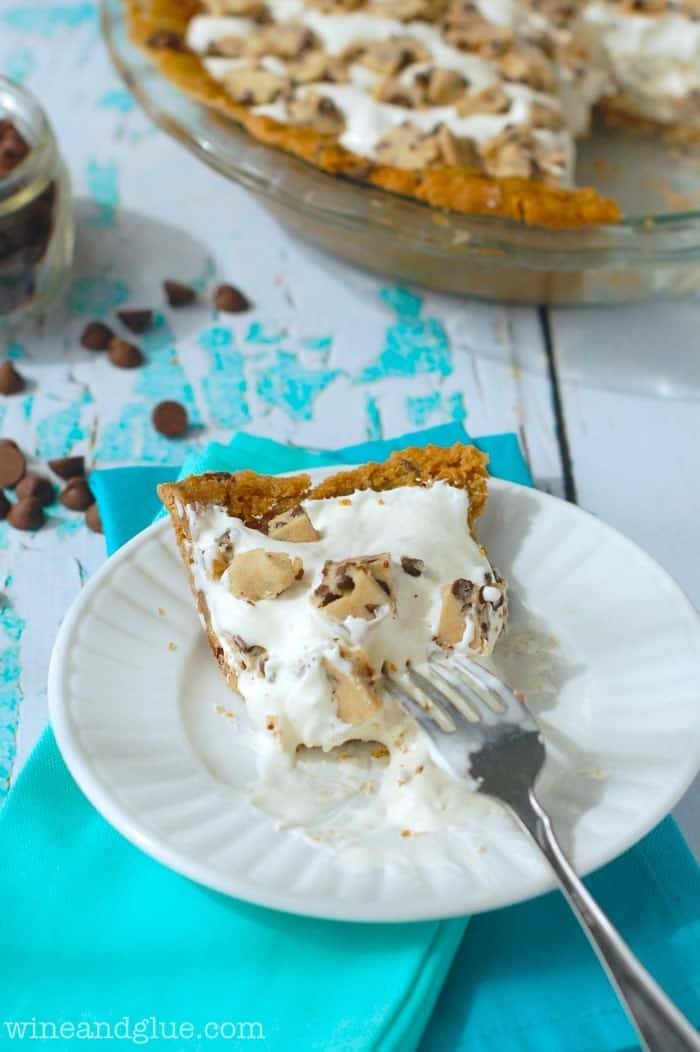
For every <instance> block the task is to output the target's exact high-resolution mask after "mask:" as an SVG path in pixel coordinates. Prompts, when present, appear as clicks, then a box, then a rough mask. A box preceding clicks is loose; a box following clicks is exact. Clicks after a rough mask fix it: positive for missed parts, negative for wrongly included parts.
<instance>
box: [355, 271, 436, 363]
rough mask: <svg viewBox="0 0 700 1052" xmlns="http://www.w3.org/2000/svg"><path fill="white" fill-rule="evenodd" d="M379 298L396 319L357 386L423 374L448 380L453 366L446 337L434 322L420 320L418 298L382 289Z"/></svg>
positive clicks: (396, 290)
mask: <svg viewBox="0 0 700 1052" xmlns="http://www.w3.org/2000/svg"><path fill="white" fill-rule="evenodd" d="M379 296H380V298H381V299H382V300H383V301H384V302H385V303H386V304H387V306H389V307H391V308H392V310H394V311H396V314H397V315H398V318H397V321H396V322H395V323H394V324H393V325H390V326H389V328H388V329H387V330H386V333H385V335H384V347H383V348H382V351H381V353H380V355H379V357H378V359H377V361H376V362H374V363H373V364H372V365H368V366H367V367H366V368H365V369H363V370H362V372H361V373H360V374H359V376H358V377H357V378H356V380H357V382H359V383H369V382H370V381H372V380H383V379H385V378H386V377H389V376H404V377H405V376H418V375H421V374H423V373H431V374H437V375H438V376H443V377H444V376H449V375H450V374H451V372H452V370H453V365H452V354H451V351H450V345H449V341H448V339H447V333H446V332H445V330H444V328H443V326H442V324H441V323H440V321H438V319H437V318H422V317H421V311H422V304H421V300H420V298H419V297H418V296H416V295H414V293H412V292H409V291H408V290H407V289H402V288H387V289H382V290H381V292H380V293H379Z"/></svg>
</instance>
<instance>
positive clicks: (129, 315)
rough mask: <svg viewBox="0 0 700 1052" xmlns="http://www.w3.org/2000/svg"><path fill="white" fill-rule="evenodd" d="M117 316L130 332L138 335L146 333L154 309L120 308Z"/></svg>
mask: <svg viewBox="0 0 700 1052" xmlns="http://www.w3.org/2000/svg"><path fill="white" fill-rule="evenodd" d="M117 317H118V318H119V321H120V322H121V323H122V325H126V327H127V329H128V330H129V332H135V333H136V334H137V335H140V334H141V333H144V332H145V331H146V329H147V328H148V326H149V325H150V324H151V321H152V319H153V311H152V310H120V311H117Z"/></svg>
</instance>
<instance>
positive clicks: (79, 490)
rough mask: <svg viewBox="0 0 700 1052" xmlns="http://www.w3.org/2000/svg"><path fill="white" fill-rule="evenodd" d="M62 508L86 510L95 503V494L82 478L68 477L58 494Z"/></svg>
mask: <svg viewBox="0 0 700 1052" xmlns="http://www.w3.org/2000/svg"><path fill="white" fill-rule="evenodd" d="M58 499H59V500H60V502H61V504H62V505H63V507H64V508H70V510H71V511H87V510H88V508H89V507H90V506H91V505H92V504H94V503H95V495H94V493H93V492H92V490H91V489H90V487H89V486H88V484H87V480H86V479H84V478H74V479H69V480H68V482H67V483H66V484H65V486H64V487H63V489H62V490H61V492H60V493H59V495H58Z"/></svg>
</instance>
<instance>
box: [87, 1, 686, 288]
mask: <svg viewBox="0 0 700 1052" xmlns="http://www.w3.org/2000/svg"><path fill="white" fill-rule="evenodd" d="M102 26H103V32H104V36H105V40H106V42H107V46H108V49H109V52H110V55H111V57H112V60H113V62H114V65H115V66H116V68H117V70H118V72H119V73H120V75H121V76H122V78H123V79H124V81H125V83H126V85H127V86H128V88H129V90H130V91H131V92H132V93H133V95H134V96H135V98H136V99H137V100H138V101H139V103H140V104H141V105H142V106H143V108H144V109H145V111H146V112H147V113H148V115H149V116H150V117H151V119H152V120H153V121H154V122H155V123H156V124H157V125H158V126H159V127H161V128H162V129H163V130H164V131H166V132H168V134H170V135H172V136H173V137H174V138H175V139H177V140H178V141H179V142H181V143H182V144H183V145H184V146H186V147H187V148H188V149H189V150H190V151H191V152H193V153H194V154H195V155H196V156H197V157H199V158H200V159H201V160H202V161H204V162H205V163H207V164H208V165H210V166H211V167H212V168H215V169H216V170H217V171H219V172H220V173H222V174H223V175H225V176H226V177H228V178H229V179H232V180H235V181H236V182H238V183H240V184H241V185H242V186H245V187H246V188H247V189H248V190H250V191H252V192H253V193H254V194H256V195H257V196H258V197H259V198H260V199H261V200H262V201H263V202H264V203H265V205H266V207H267V208H268V209H269V211H270V212H271V213H272V214H273V215H274V216H275V218H276V219H277V220H278V221H279V222H280V223H282V224H283V225H284V226H285V227H286V228H287V229H288V230H290V231H292V233H294V234H295V235H298V236H299V237H300V238H302V239H306V240H309V241H312V242H314V243H315V244H316V245H318V246H319V247H321V248H323V249H325V250H327V251H329V252H331V253H333V254H335V255H337V256H341V257H343V258H345V259H347V260H349V261H351V262H353V263H355V264H358V265H360V266H363V267H366V268H368V269H370V270H375V271H379V272H381V273H384V274H389V275H391V276H392V277H393V278H396V279H400V280H403V281H406V282H409V283H415V284H419V285H424V286H427V287H429V288H433V289H437V290H439V291H442V292H455V293H462V294H464V295H470V296H477V297H481V298H485V299H496V300H509V301H514V302H520V303H540V304H542V303H544V304H567V303H568V304H581V303H625V302H634V301H639V300H644V299H649V298H652V297H668V298H672V297H673V298H678V297H682V296H686V295H688V294H689V293H692V292H695V291H698V290H700V158H699V157H698V154H697V152H695V153H692V152H684V151H683V150H681V149H680V148H679V147H677V146H673V145H671V144H669V143H666V142H664V141H662V140H660V139H659V138H658V137H649V136H646V137H643V136H637V135H634V134H631V133H628V132H625V131H622V130H620V129H614V130H612V129H610V130H600V131H596V132H595V133H594V134H593V135H592V136H591V137H590V138H589V139H588V140H586V141H584V142H582V143H581V144H580V147H579V161H578V181H579V183H580V184H581V185H586V184H594V185H595V186H596V187H597V188H598V189H599V190H600V191H601V192H602V193H603V194H605V195H607V196H610V197H614V198H615V199H616V200H617V201H618V202H619V204H620V205H621V207H622V209H623V212H624V214H625V219H623V221H621V222H620V223H617V224H614V225H609V226H598V227H587V228H583V229H575V230H552V229H547V228H543V227H533V226H525V225H522V224H518V223H514V222H511V221H509V220H505V219H501V218H497V217H481V216H469V215H461V214H458V213H455V212H448V211H440V210H437V209H431V208H429V207H428V206H426V205H423V204H420V203H417V202H414V201H411V200H408V199H405V198H402V197H399V196H398V195H395V194H392V193H389V192H387V191H384V190H379V189H376V188H374V187H371V186H363V185H358V184H356V183H352V182H350V181H348V180H345V179H342V178H339V177H337V176H332V175H328V174H326V173H324V172H321V171H320V170H318V169H316V168H314V167H313V166H311V165H309V164H307V163H305V162H304V161H301V160H299V159H297V158H295V157H292V156H291V155H288V154H286V153H284V152H282V151H281V150H278V149H275V148H273V147H269V146H265V145H263V144H262V143H259V142H257V141H256V140H255V139H254V138H253V137H252V136H250V135H249V134H248V133H247V132H246V131H244V130H243V129H242V128H240V127H239V126H237V125H236V124H235V123H234V122H233V121H231V120H228V119H226V118H223V117H221V116H219V115H217V114H216V113H215V112H214V111H213V110H210V109H208V108H207V107H205V106H203V105H201V104H199V103H196V102H194V101H192V100H191V99H190V98H188V97H187V96H186V95H185V94H184V93H182V92H180V91H179V90H178V89H177V88H175V87H174V86H173V85H171V84H170V83H169V82H168V81H167V80H166V79H165V78H164V77H163V75H162V74H161V73H160V72H159V71H158V70H157V69H156V68H155V66H153V65H152V64H151V63H150V62H149V60H148V58H147V57H146V56H145V55H144V54H142V53H141V52H140V51H139V50H138V49H137V48H136V47H135V46H134V45H133V44H132V43H131V41H130V40H129V36H128V32H127V27H126V24H125V19H124V13H123V6H122V3H121V0H103V3H102Z"/></svg>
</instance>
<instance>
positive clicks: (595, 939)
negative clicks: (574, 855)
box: [511, 791, 700, 1052]
mask: <svg viewBox="0 0 700 1052" xmlns="http://www.w3.org/2000/svg"><path fill="white" fill-rule="evenodd" d="M511 806H512V810H513V813H514V814H515V816H516V818H517V819H518V821H519V823H520V825H521V826H522V827H523V829H524V830H525V831H526V832H527V833H529V835H530V836H531V837H532V839H533V840H534V841H535V843H536V844H537V846H538V847H539V848H540V850H541V851H542V854H543V855H544V856H545V858H546V859H547V861H548V862H549V864H550V866H551V867H552V869H553V870H554V873H555V875H556V878H557V880H558V881H559V884H560V885H561V889H562V891H563V892H564V895H565V897H566V899H567V901H568V903H569V905H570V906H571V908H572V910H573V911H574V913H575V915H576V917H577V919H578V921H579V924H580V925H581V927H582V928H583V930H584V931H585V933H586V935H587V936H588V938H589V939H590V942H591V945H592V946H593V949H594V950H595V952H596V953H597V954H598V957H599V959H600V962H601V964H602V965H603V968H604V969H605V971H606V972H607V975H608V978H609V979H610V982H611V983H612V985H613V986H614V987H615V990H616V992H617V995H618V997H619V999H620V1001H621V1002H622V1004H623V1006H624V1007H625V1009H626V1011H627V1014H628V1016H629V1018H630V1021H631V1022H632V1024H633V1025H634V1027H635V1028H636V1030H637V1033H638V1034H639V1037H640V1040H641V1044H642V1048H643V1049H645V1050H647V1052H700V1034H698V1031H697V1030H696V1029H695V1027H694V1026H692V1024H691V1023H690V1022H689V1021H688V1020H687V1019H686V1018H685V1016H684V1015H683V1014H682V1013H681V1012H680V1011H679V1010H678V1008H676V1006H675V1005H674V1004H673V1002H672V1001H671V1000H670V999H669V998H668V997H667V996H666V994H665V993H664V992H663V990H662V989H661V987H660V986H659V985H658V983H657V982H655V980H654V979H652V977H651V975H649V972H647V970H646V969H645V968H644V967H643V966H642V964H641V963H640V961H639V960H638V959H637V957H635V955H634V954H633V953H632V951H631V950H630V948H629V946H628V945H627V943H626V942H625V941H624V939H623V938H622V937H621V936H620V935H619V933H618V932H617V930H616V929H615V928H614V927H613V925H612V924H611V923H610V921H609V920H608V918H607V917H606V915H605V914H604V913H603V911H602V910H601V908H600V906H598V904H597V903H596V901H595V900H594V899H593V898H592V896H591V895H590V894H589V892H588V890H587V889H586V887H585V886H584V884H583V883H582V881H581V880H580V879H579V878H578V876H577V875H576V873H575V872H574V869H573V866H572V865H571V863H570V862H569V860H568V858H567V857H566V855H565V854H564V852H563V850H562V848H561V845H560V844H559V841H558V840H557V838H556V836H555V834H554V830H553V828H552V821H551V819H550V817H549V815H548V814H547V812H546V811H545V810H544V808H543V807H542V805H541V804H540V802H539V800H538V799H537V797H536V796H535V794H534V793H533V792H532V791H530V792H529V793H528V795H527V797H526V798H524V799H523V800H522V801H521V802H520V804H518V805H511Z"/></svg>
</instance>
